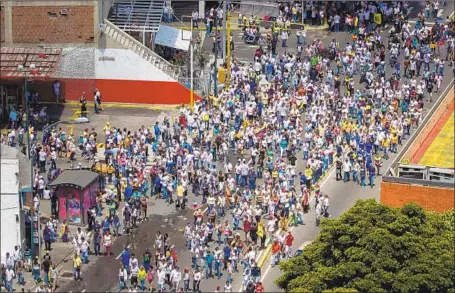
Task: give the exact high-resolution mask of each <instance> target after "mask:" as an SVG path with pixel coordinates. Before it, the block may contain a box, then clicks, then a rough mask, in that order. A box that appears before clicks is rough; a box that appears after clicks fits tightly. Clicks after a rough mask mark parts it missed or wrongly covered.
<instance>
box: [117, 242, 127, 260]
mask: <svg viewBox="0 0 455 293" xmlns="http://www.w3.org/2000/svg"><path fill="white" fill-rule="evenodd" d="M127 248H130V245H129V244H128V246H127ZM124 251H125V250H122V252H120V254H119V255H118V256H117V257H116V258H115V259H119V258H120V257H121V256H122V253H123V252H124Z"/></svg>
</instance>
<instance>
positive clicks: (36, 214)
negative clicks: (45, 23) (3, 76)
mask: <svg viewBox="0 0 455 293" xmlns="http://www.w3.org/2000/svg"><path fill="white" fill-rule="evenodd" d="M35 68H36V66H35V64H33V63H32V64H30V66H29V67H28V69H26V68H24V66H23V65H19V66H17V71H19V72H22V73H24V95H25V98H24V101H25V130H26V131H27V156H28V159H29V162H30V188H31V189H32V190H33V183H34V174H33V173H34V172H33V163H32V161H33V160H32V157H31V141H30V115H29V100H28V96H27V92H28V90H27V84H28V77H29V74H32V75H34V74H36V73H37V71H36V69H35ZM32 211H33V212H32V221H31V222H32V223H31V225H30V226H31V245H32V247H31V251H32V257H35V255H36V253H35V247H34V246H33V245H34V244H38V256H41V255H40V254H41V241H40V236H39V233H40V215H39V209H38V210H37V211H36V210H33V209H32ZM35 223H36V224H37V225H36V226H37V227H36V230H37V234H38V236H37V237H36V238H35V235H34V230H35V227H34V226H35ZM35 239H37V243H34V242H36V240H35Z"/></svg>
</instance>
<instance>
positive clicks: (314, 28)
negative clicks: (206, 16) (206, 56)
mask: <svg viewBox="0 0 455 293" xmlns="http://www.w3.org/2000/svg"><path fill="white" fill-rule="evenodd" d="M294 25H299V24H294ZM175 28H177V29H181V30H185V28H186V27H183V26H178V27H175ZM290 29H291V30H299V29H301V28H296V27H293V28H290ZM328 29H329V26H328V25H322V26H312V25H305V30H306V31H308V32H312V31H324V30H328ZM206 30H207V29H205V28H193V31H201V32H204V31H206ZM242 30H243V29H242V28H240V27H237V26H236V27H232V28H231V32H234V31H242ZM212 31H224V29H223V28H222V27H217V28H212Z"/></svg>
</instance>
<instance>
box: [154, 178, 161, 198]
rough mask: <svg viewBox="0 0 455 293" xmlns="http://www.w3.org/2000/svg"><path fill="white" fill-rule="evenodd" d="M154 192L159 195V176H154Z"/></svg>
mask: <svg viewBox="0 0 455 293" xmlns="http://www.w3.org/2000/svg"><path fill="white" fill-rule="evenodd" d="M155 194H157V195H158V196H159V195H161V178H160V176H156V179H155Z"/></svg>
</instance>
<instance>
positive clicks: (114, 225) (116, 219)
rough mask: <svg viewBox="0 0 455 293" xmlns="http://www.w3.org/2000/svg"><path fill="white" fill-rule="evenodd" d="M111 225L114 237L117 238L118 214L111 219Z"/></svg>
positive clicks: (118, 227)
mask: <svg viewBox="0 0 455 293" xmlns="http://www.w3.org/2000/svg"><path fill="white" fill-rule="evenodd" d="M112 225H113V227H114V235H115V237H118V236H119V232H118V231H119V229H120V218H119V216H118V213H115V215H114V218H113V219H112Z"/></svg>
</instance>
